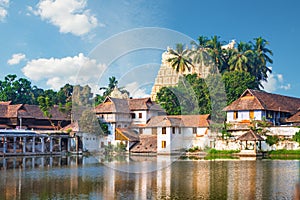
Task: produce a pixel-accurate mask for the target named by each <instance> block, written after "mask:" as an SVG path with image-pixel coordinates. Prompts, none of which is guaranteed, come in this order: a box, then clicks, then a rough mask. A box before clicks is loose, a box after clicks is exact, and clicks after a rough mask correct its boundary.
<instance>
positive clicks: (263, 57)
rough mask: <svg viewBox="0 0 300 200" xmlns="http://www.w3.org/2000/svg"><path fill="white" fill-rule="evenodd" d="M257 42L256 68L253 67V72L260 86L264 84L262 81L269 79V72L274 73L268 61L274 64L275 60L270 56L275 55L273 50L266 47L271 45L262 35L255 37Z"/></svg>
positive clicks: (254, 48) (255, 47)
mask: <svg viewBox="0 0 300 200" xmlns="http://www.w3.org/2000/svg"><path fill="white" fill-rule="evenodd" d="M254 40H255V43H254V44H253V43H252V44H253V50H254V52H255V61H256V63H255V66H256V67H255V68H254V69H253V72H252V74H253V75H255V77H256V79H257V82H259V84H260V86H261V87H262V84H261V83H260V81H262V80H263V81H267V78H268V73H272V70H271V69H270V68H269V67H267V63H270V64H272V63H273V60H272V59H271V58H270V57H269V55H271V56H272V55H273V52H272V51H271V50H270V49H268V48H266V46H267V45H269V42H268V41H267V40H265V39H263V38H262V37H258V38H254Z"/></svg>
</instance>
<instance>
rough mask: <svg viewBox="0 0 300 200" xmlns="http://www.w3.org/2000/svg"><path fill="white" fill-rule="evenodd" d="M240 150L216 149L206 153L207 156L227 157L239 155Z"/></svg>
mask: <svg viewBox="0 0 300 200" xmlns="http://www.w3.org/2000/svg"><path fill="white" fill-rule="evenodd" d="M239 152H240V150H216V149H209V150H208V151H207V153H208V154H222V155H228V154H233V153H239Z"/></svg>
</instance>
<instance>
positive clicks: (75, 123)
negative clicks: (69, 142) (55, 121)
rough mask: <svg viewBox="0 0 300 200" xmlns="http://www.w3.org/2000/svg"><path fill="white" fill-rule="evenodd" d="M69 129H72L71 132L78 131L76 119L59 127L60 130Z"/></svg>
mask: <svg viewBox="0 0 300 200" xmlns="http://www.w3.org/2000/svg"><path fill="white" fill-rule="evenodd" d="M69 129H72V131H73V132H78V131H79V125H78V121H76V122H72V123H71V124H69V125H67V126H65V127H63V128H62V129H61V131H67V130H69Z"/></svg>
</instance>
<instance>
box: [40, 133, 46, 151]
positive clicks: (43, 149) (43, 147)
mask: <svg viewBox="0 0 300 200" xmlns="http://www.w3.org/2000/svg"><path fill="white" fill-rule="evenodd" d="M40 139H41V142H42V150H41V151H42V153H44V152H45V140H44V138H43V137H41V138H40Z"/></svg>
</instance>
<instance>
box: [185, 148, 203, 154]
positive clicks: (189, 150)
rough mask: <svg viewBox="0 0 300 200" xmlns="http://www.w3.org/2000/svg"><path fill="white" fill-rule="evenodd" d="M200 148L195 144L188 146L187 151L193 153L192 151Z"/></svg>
mask: <svg viewBox="0 0 300 200" xmlns="http://www.w3.org/2000/svg"><path fill="white" fill-rule="evenodd" d="M200 150H201V149H200V148H199V147H198V146H195V147H191V148H189V149H188V150H187V151H188V152H191V153H193V152H196V151H200Z"/></svg>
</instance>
